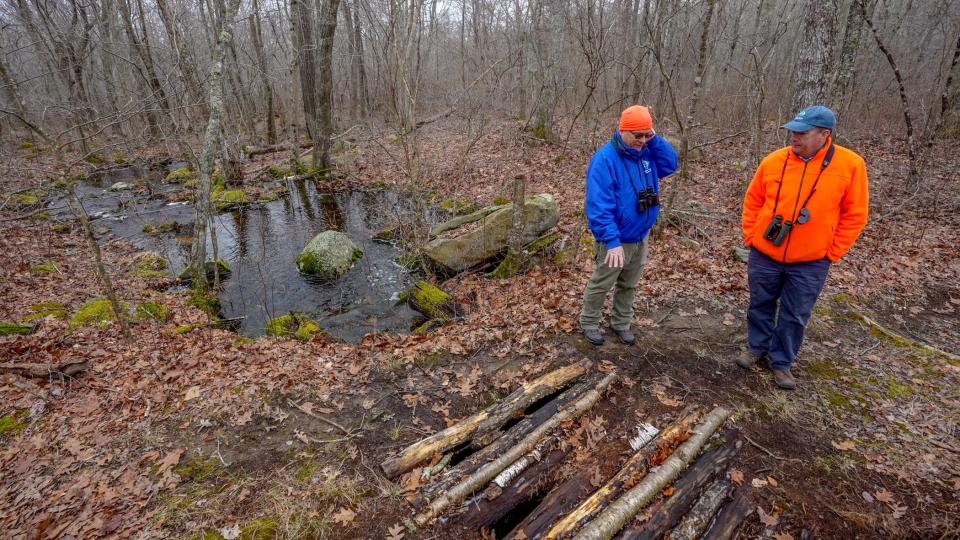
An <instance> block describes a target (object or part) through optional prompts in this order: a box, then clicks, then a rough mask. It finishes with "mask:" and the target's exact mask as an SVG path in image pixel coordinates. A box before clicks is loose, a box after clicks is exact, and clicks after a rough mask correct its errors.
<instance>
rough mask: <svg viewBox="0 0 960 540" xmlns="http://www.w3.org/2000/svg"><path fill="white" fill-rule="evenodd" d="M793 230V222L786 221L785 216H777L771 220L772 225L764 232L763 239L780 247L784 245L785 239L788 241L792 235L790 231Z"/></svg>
mask: <svg viewBox="0 0 960 540" xmlns="http://www.w3.org/2000/svg"><path fill="white" fill-rule="evenodd" d="M792 228H793V222H792V221H790V220H787V221H784V220H783V216H781V215H776V216H773V219H772V220H770V225H767V230H766V231H764V232H763V237H764V238H766V239H767V240H769V241H771V242H773V245H775V246H779V245H780V244H782V243H783V241H784V239H786V237H787V235H788V234H790V229H792Z"/></svg>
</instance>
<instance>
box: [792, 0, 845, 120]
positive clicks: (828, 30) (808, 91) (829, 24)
mask: <svg viewBox="0 0 960 540" xmlns="http://www.w3.org/2000/svg"><path fill="white" fill-rule="evenodd" d="M835 19H836V6H835V5H834V3H833V2H824V1H822V0H810V3H809V8H808V10H807V16H806V17H804V23H803V33H802V34H801V35H800V42H799V43H798V44H797V68H796V73H795V76H796V87H795V90H794V94H793V110H794V111H798V110H800V109H802V108H804V107H809V106H810V105H817V104H822V103H824V102H825V101H826V98H827V88H825V84H824V81H828V80H830V74H831V67H832V65H831V64H832V58H831V56H832V54H833V22H834V20H835Z"/></svg>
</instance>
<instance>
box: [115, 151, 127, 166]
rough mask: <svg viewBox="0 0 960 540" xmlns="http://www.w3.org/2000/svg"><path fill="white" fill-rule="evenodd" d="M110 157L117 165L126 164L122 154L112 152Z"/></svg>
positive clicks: (125, 157)
mask: <svg viewBox="0 0 960 540" xmlns="http://www.w3.org/2000/svg"><path fill="white" fill-rule="evenodd" d="M111 157H112V158H113V162H114V163H116V164H117V165H123V164H125V163H126V162H127V155H126V154H124V153H123V152H114V153H113V155H112V156H111Z"/></svg>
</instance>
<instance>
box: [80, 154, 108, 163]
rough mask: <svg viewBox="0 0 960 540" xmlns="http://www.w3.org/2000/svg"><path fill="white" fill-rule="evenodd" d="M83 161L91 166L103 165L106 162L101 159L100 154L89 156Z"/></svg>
mask: <svg viewBox="0 0 960 540" xmlns="http://www.w3.org/2000/svg"><path fill="white" fill-rule="evenodd" d="M83 160H84V161H86V162H87V163H89V164H91V165H103V164H104V163H105V162H106V160H105V159H103V158H102V157H100V155H99V154H90V155H88V156H84V158H83Z"/></svg>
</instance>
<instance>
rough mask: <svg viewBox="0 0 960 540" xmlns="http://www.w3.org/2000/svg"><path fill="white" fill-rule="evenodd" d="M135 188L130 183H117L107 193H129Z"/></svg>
mask: <svg viewBox="0 0 960 540" xmlns="http://www.w3.org/2000/svg"><path fill="white" fill-rule="evenodd" d="M133 188H134V185H133V184H131V183H129V182H115V183H114V184H113V185H112V186H110V187H109V188H108V189H107V191H129V190H131V189H133Z"/></svg>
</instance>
